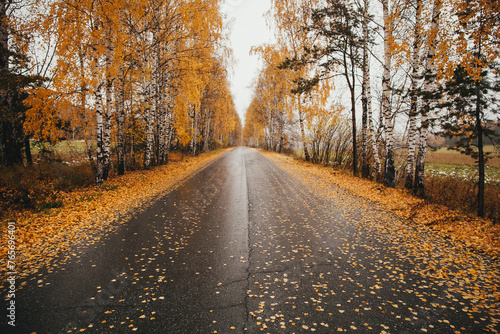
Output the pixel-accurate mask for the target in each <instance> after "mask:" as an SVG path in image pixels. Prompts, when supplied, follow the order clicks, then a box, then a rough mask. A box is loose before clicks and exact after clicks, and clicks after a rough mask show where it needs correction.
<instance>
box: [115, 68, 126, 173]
mask: <svg viewBox="0 0 500 334" xmlns="http://www.w3.org/2000/svg"><path fill="white" fill-rule="evenodd" d="M124 81H125V78H124V71H123V65H121V66H120V68H119V69H118V77H117V84H116V85H115V89H116V91H115V97H116V100H115V110H116V153H117V156H118V175H123V174H125V134H124V124H125V92H124V90H125V85H124Z"/></svg>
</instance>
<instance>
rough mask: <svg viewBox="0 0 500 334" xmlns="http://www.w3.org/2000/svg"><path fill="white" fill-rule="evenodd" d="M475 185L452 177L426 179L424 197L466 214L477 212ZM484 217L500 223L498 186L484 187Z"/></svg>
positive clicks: (489, 185) (499, 190)
mask: <svg viewBox="0 0 500 334" xmlns="http://www.w3.org/2000/svg"><path fill="white" fill-rule="evenodd" d="M476 194H477V185H476V184H475V183H474V182H471V181H466V180H459V179H456V178H452V177H427V178H426V185H425V197H426V198H427V199H428V200H429V201H431V202H433V203H436V204H442V205H446V206H448V207H450V208H453V209H457V210H461V211H463V212H467V213H475V212H476V210H477V198H476ZM484 197H485V216H486V217H487V218H489V219H491V220H492V221H493V222H495V223H499V222H500V206H499V205H498V203H500V186H498V185H495V184H486V185H485V196H484Z"/></svg>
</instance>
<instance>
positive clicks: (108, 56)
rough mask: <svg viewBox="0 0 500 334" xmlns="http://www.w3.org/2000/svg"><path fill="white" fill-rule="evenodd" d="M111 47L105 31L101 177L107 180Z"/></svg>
mask: <svg viewBox="0 0 500 334" xmlns="http://www.w3.org/2000/svg"><path fill="white" fill-rule="evenodd" d="M112 53H113V49H112V45H111V36H110V33H109V32H107V33H106V57H105V64H106V74H105V75H106V80H105V84H104V88H105V91H106V108H105V109H104V115H103V124H104V132H103V179H104V180H107V179H108V175H109V172H110V169H111V128H112V124H111V114H112V108H113V107H112V95H113V94H112V89H113V78H112V77H111V66H112V65H111V61H112V59H111V58H112V56H113V54H112Z"/></svg>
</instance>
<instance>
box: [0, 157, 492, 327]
mask: <svg viewBox="0 0 500 334" xmlns="http://www.w3.org/2000/svg"><path fill="white" fill-rule="evenodd" d="M320 181H321V180H317V182H320ZM314 187H315V185H314V184H304V183H303V182H300V180H299V179H297V178H295V177H293V176H292V175H291V174H289V173H288V172H286V171H284V170H283V169H281V168H279V167H278V166H277V165H275V164H274V163H272V162H271V161H270V160H268V159H267V158H265V157H264V156H263V155H262V154H260V153H259V152H258V151H256V150H253V149H248V148H243V147H240V148H236V149H234V150H231V151H228V152H226V153H224V154H222V155H221V156H220V157H219V158H217V159H216V160H214V161H213V162H212V163H210V164H209V165H208V166H206V167H205V168H203V169H202V170H201V171H199V172H198V173H196V174H195V175H193V176H191V177H190V178H188V179H187V180H186V181H184V182H183V183H182V184H181V185H180V186H178V187H177V188H176V189H174V190H173V191H171V192H170V193H168V194H166V195H164V196H163V197H161V198H159V199H158V200H157V201H156V202H155V203H154V204H152V205H151V206H150V207H148V208H145V209H144V210H143V211H142V212H137V213H135V214H134V215H133V217H132V218H131V219H129V220H128V221H127V222H125V223H124V224H122V225H121V226H120V227H119V228H118V229H117V230H116V231H114V232H111V233H109V234H108V235H106V236H105V237H104V238H102V239H101V241H100V242H98V243H97V244H94V245H92V246H89V247H88V249H86V250H84V252H83V254H82V255H80V256H79V257H77V258H76V257H75V258H74V259H73V260H72V261H70V262H69V263H67V264H65V265H64V266H62V267H59V268H56V269H53V270H49V271H48V272H47V273H46V275H45V276H44V278H43V280H41V281H40V280H37V279H34V280H29V282H28V284H27V285H26V286H25V287H24V288H23V289H22V290H20V291H18V294H17V296H16V304H17V310H16V312H17V313H16V324H17V326H16V327H15V328H12V327H8V326H6V321H2V325H1V326H2V327H1V328H0V332H1V333H34V332H36V333H39V334H48V333H82V332H83V333H134V332H135V333H188V334H190V333H309V332H318V333H337V332H352V333H355V332H359V333H381V332H387V333H424V332H428V333H455V332H460V333H481V332H485V331H491V332H495V331H499V330H500V327H498V324H497V323H496V321H497V320H496V319H495V317H494V316H492V315H491V314H489V313H487V312H484V311H482V310H479V311H477V310H474V308H473V305H472V304H471V301H470V300H468V299H465V298H464V296H463V294H461V293H460V290H459V289H454V286H453V285H454V284H448V283H449V280H450V279H449V278H448V279H447V278H446V277H444V278H443V279H441V280H440V279H433V278H432V277H431V276H429V275H426V274H425V270H424V269H425V268H427V267H428V266H429V263H439V259H440V258H443V257H446V256H450V254H453V251H454V250H453V249H454V248H453V245H451V244H449V243H447V242H446V240H441V241H439V242H441V243H442V245H441V246H440V248H439V249H441V250H442V251H441V253H439V254H434V253H428V254H415V253H411V252H408V251H407V249H408V247H407V245H410V244H411V243H412V240H408V238H406V239H405V238H404V237H403V236H402V235H400V234H397V233H398V232H397V231H396V232H394V231H393V230H391V229H390V226H393V225H394V224H396V223H397V224H399V225H401V226H405V224H407V223H405V222H401V221H400V220H399V218H398V217H396V216H395V215H394V214H392V213H389V212H386V211H384V210H383V209H382V208H380V207H377V206H376V205H374V204H373V203H370V202H368V201H365V200H363V199H360V198H358V197H356V196H353V195H351V194H349V193H348V192H346V191H343V190H341V189H339V188H336V187H335V186H334V185H331V191H332V192H336V193H337V197H336V198H337V200H332V199H328V198H325V197H324V196H321V195H320V194H319V193H318V192H316V191H315V190H314ZM408 224H409V223H408ZM384 226H386V227H388V229H387V231H392V232H387V231H386V232H384V229H383V227H384ZM408 229H411V226H410V227H408ZM391 233H392V234H395V235H392V234H391ZM430 238H431V239H430V240H431V241H430V242H438V241H432V240H439V238H434V239H433V237H430ZM478 258H479V259H480V260H481V259H483V258H482V257H481V256H479V255H478ZM433 261H434V262H433ZM481 261H485V263H486V264H485V265H486V266H487V265H488V264H487V259H484V260H481ZM467 266H468V264H467V263H462V264H457V266H456V267H455V268H452V269H450V270H454V271H455V272H459V270H461V269H464V270H467V268H468V267H467ZM466 283H467V282H465V283H464V284H466ZM457 284H459V283H457Z"/></svg>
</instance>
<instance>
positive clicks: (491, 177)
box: [425, 163, 500, 185]
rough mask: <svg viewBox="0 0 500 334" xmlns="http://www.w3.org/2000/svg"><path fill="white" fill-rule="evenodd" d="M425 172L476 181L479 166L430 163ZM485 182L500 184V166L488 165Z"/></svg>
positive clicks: (429, 174)
mask: <svg viewBox="0 0 500 334" xmlns="http://www.w3.org/2000/svg"><path fill="white" fill-rule="evenodd" d="M425 173H426V175H427V176H434V177H452V178H454V179H456V180H462V181H476V180H477V178H478V174H477V173H478V171H477V167H475V166H469V165H457V164H443V163H428V164H426V166H425ZM485 183H488V184H494V185H500V167H490V166H486V168H485Z"/></svg>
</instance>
